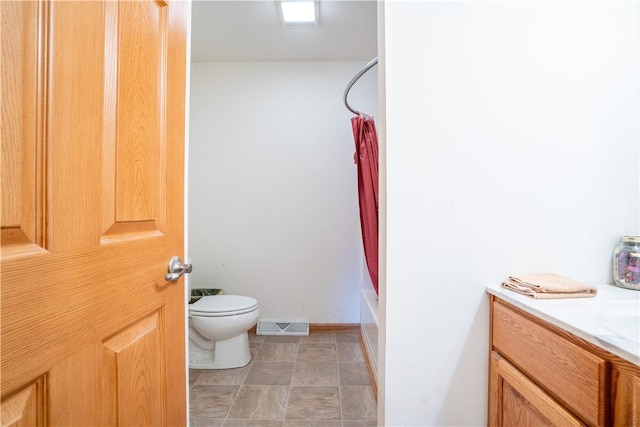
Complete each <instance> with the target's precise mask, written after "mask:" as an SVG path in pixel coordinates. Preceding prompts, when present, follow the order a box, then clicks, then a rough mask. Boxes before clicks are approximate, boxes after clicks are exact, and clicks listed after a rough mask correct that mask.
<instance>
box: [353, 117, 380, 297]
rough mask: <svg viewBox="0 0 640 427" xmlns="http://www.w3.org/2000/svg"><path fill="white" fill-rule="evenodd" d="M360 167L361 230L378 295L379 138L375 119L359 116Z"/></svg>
mask: <svg viewBox="0 0 640 427" xmlns="http://www.w3.org/2000/svg"><path fill="white" fill-rule="evenodd" d="M351 127H352V128H353V139H354V142H355V145H356V153H355V155H354V161H355V163H356V165H357V166H358V200H359V202H360V228H361V229H362V243H363V246H364V255H365V258H366V261H367V268H368V270H369V276H370V277H371V283H372V284H373V288H374V289H375V291H376V294H377V293H378V136H377V134H376V125H375V122H374V121H373V117H369V116H367V115H364V114H360V115H358V116H356V117H353V118H352V119H351Z"/></svg>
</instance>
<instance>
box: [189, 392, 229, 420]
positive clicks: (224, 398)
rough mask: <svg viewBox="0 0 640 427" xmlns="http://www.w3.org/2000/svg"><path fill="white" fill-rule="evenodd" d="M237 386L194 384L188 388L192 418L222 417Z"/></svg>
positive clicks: (225, 413) (227, 410) (227, 409)
mask: <svg viewBox="0 0 640 427" xmlns="http://www.w3.org/2000/svg"><path fill="white" fill-rule="evenodd" d="M239 388H240V387H238V386H208V385H202V386H200V385H194V386H193V387H191V390H190V399H189V405H190V415H191V417H192V418H224V417H225V416H226V415H227V412H229V408H231V406H232V404H233V401H234V398H235V397H236V393H237V392H238V389H239Z"/></svg>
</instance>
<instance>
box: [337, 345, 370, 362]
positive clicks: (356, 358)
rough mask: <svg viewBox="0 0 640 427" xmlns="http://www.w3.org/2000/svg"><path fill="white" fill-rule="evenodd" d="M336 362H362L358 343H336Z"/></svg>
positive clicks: (362, 358)
mask: <svg viewBox="0 0 640 427" xmlns="http://www.w3.org/2000/svg"><path fill="white" fill-rule="evenodd" d="M336 348H337V351H338V360H339V361H341V362H364V354H362V347H360V344H359V343H349V342H339V343H336Z"/></svg>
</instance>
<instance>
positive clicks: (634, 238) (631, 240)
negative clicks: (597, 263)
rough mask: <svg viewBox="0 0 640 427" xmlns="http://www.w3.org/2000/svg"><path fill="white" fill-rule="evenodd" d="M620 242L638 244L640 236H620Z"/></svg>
mask: <svg viewBox="0 0 640 427" xmlns="http://www.w3.org/2000/svg"><path fill="white" fill-rule="evenodd" d="M620 241H621V242H626V243H640V236H621V237H620Z"/></svg>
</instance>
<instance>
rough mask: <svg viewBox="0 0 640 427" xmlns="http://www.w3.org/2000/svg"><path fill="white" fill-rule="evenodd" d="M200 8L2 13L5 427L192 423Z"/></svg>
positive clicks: (33, 8)
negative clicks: (187, 277)
mask: <svg viewBox="0 0 640 427" xmlns="http://www.w3.org/2000/svg"><path fill="white" fill-rule="evenodd" d="M189 10H190V7H189V4H188V3H187V2H183V1H165V0H139V1H98V0H93V1H44V0H37V1H24V2H4V1H3V2H0V17H1V23H0V31H1V33H0V36H1V37H0V39H1V40H2V43H1V60H2V62H1V67H0V69H1V70H2V71H1V73H0V75H1V77H0V78H1V85H2V100H1V108H2V109H1V120H2V141H1V142H2V144H1V147H2V153H1V169H0V171H1V190H2V193H1V202H2V205H1V227H2V228H1V238H2V244H1V249H2V253H1V269H2V290H1V319H0V320H1V322H2V323H1V334H2V349H1V371H2V376H1V399H2V425H3V426H5V425H60V426H72V425H77V426H89V425H90V426H100V425H149V426H162V425H172V426H176V425H184V424H185V423H186V396H185V389H186V387H185V382H186V381H185V373H186V368H185V333H184V331H185V323H184V322H185V317H184V307H185V301H184V284H183V280H182V279H180V280H179V281H177V282H166V281H165V279H164V274H165V273H166V270H167V263H168V261H169V259H170V258H171V256H173V255H178V256H183V250H184V246H183V233H184V232H183V222H184V221H183V217H184V214H183V198H184V197H183V193H184V191H183V186H184V180H183V176H184V123H185V82H186V76H185V69H186V52H185V50H186V35H187V34H186V32H187V21H188V19H187V18H188V13H189ZM183 259H184V258H183Z"/></svg>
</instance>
